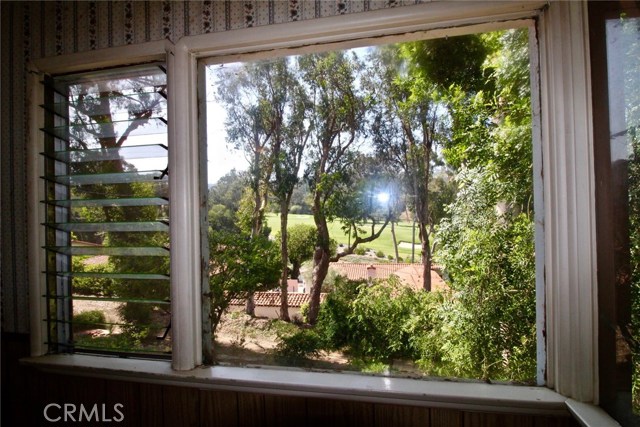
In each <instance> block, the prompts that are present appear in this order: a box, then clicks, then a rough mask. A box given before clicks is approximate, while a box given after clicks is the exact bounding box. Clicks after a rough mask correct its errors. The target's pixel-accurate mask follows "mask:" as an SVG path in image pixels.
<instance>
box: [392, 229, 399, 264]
mask: <svg viewBox="0 0 640 427" xmlns="http://www.w3.org/2000/svg"><path fill="white" fill-rule="evenodd" d="M391 238H392V239H393V250H394V251H395V253H396V262H398V260H399V259H400V255H399V254H398V241H397V240H396V227H395V222H393V221H391Z"/></svg>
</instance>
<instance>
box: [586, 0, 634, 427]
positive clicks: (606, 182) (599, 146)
mask: <svg viewBox="0 0 640 427" xmlns="http://www.w3.org/2000/svg"><path fill="white" fill-rule="evenodd" d="M638 16H639V14H638V9H637V8H636V7H629V8H626V7H625V6H622V7H620V5H616V7H610V6H609V7H602V6H601V7H600V9H597V13H596V14H594V18H592V21H593V22H592V25H593V27H594V32H596V33H597V34H598V35H599V37H598V40H596V41H595V42H594V53H593V55H594V56H595V55H600V57H599V59H600V60H599V61H598V62H596V66H595V67H594V69H595V71H594V74H595V75H596V76H597V77H598V78H599V79H600V81H602V82H605V83H606V84H603V85H602V86H600V87H597V88H596V96H595V97H594V109H595V110H596V111H602V112H603V115H602V117H604V119H603V120H600V121H599V122H598V123H597V124H596V125H595V129H596V132H597V133H596V156H597V163H596V165H597V169H596V171H597V173H598V180H599V182H601V183H602V186H603V187H604V186H606V188H607V190H606V191H603V187H600V188H598V190H599V193H598V197H599V199H598V201H599V203H600V206H599V210H598V214H599V218H598V220H599V222H598V232H599V233H600V235H602V236H603V239H602V241H601V246H599V253H598V267H599V282H600V284H599V292H600V296H601V300H600V304H599V306H600V307H599V308H600V316H601V318H602V322H601V325H600V334H601V340H600V354H601V362H600V370H601V373H602V377H603V381H602V383H601V395H602V404H603V406H604V407H605V408H606V409H607V410H608V411H609V412H610V413H612V415H614V416H615V417H616V418H617V419H618V420H619V421H620V422H621V423H623V424H632V423H637V421H638V414H640V389H639V388H638V387H639V386H638V384H639V378H640V377H639V374H640V371H639V365H638V348H637V340H638V319H639V317H638V316H639V315H640V310H639V308H640V305H639V302H640V299H639V297H640V294H639V289H640V282H639V281H638V256H639V254H638V243H639V242H638V234H637V228H638V227H637V222H638V212H639V211H638V205H637V192H638V186H639V185H640V183H639V182H638V171H637V170H638V166H637V162H638V138H637V126H638V120H639V116H638V105H639V100H638V91H637V87H638V81H639V78H640V74H639V73H638V66H639V63H638V60H637V58H638V55H637V50H638V46H639V45H640V43H639V37H638V34H639V31H638V25H639V23H640V19H638ZM596 17H597V18H596Z"/></svg>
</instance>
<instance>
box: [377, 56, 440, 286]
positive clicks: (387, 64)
mask: <svg viewBox="0 0 640 427" xmlns="http://www.w3.org/2000/svg"><path fill="white" fill-rule="evenodd" d="M403 52H405V53H403ZM406 52H410V53H411V54H413V51H411V50H409V49H408V48H407V45H393V46H389V47H386V48H382V49H378V50H375V51H374V52H373V53H372V55H371V57H370V62H371V63H373V64H376V66H375V67H373V68H372V71H371V72H370V73H369V75H368V84H369V85H370V87H371V88H372V90H373V88H377V89H378V90H377V91H376V93H377V95H378V97H377V100H376V101H377V102H376V109H375V110H374V112H373V115H374V119H373V121H372V134H373V135H374V143H375V147H376V152H377V154H378V155H379V156H380V157H381V158H383V159H385V160H386V161H388V162H390V163H392V164H394V165H395V166H396V167H398V168H400V170H402V171H403V172H404V176H405V186H406V188H407V190H408V191H407V192H408V193H409V194H410V196H411V202H412V203H411V204H412V205H413V207H414V209H413V211H414V215H415V218H416V219H417V225H418V231H419V236H420V242H421V246H422V265H423V271H422V276H423V287H424V289H425V290H427V291H430V290H431V247H430V236H431V233H432V231H433V222H432V221H430V215H429V182H430V180H431V175H432V167H433V165H432V162H433V160H434V149H435V146H436V145H437V144H438V143H439V142H440V140H441V139H442V137H443V134H444V133H445V125H446V123H445V121H444V111H443V109H442V108H440V105H439V102H438V96H437V92H436V89H437V88H436V86H435V85H434V84H433V83H432V82H431V81H430V80H429V79H428V78H427V77H426V76H425V75H424V73H423V72H422V70H421V69H419V68H416V67H415V66H409V65H411V64H408V63H409V62H410V60H411V59H412V57H411V56H410V55H408V54H407V53H406Z"/></svg>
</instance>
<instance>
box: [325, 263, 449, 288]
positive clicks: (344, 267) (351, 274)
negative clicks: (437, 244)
mask: <svg viewBox="0 0 640 427" xmlns="http://www.w3.org/2000/svg"><path fill="white" fill-rule="evenodd" d="M371 267H374V268H375V275H373V276H372V277H373V278H375V279H388V278H389V276H391V275H395V276H397V277H398V278H399V279H400V281H401V282H402V283H404V284H406V285H407V286H410V287H412V288H413V289H422V264H419V263H413V264H407V263H381V264H367V263H352V262H334V263H331V265H330V268H331V269H333V270H334V271H335V272H336V273H337V274H339V275H341V276H344V277H346V278H347V279H349V280H367V278H368V277H369V272H368V270H367V269H368V268H371ZM437 268H438V267H437V266H435V265H434V266H432V268H431V289H432V290H434V291H435V290H446V289H448V287H447V284H446V283H445V282H444V280H442V277H440V275H439V274H438V273H437V271H435V270H436V269H437Z"/></svg>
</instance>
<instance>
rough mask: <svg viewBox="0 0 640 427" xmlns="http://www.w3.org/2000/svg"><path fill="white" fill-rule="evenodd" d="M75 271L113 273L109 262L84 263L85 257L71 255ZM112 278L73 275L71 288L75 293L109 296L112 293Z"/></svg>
mask: <svg viewBox="0 0 640 427" xmlns="http://www.w3.org/2000/svg"><path fill="white" fill-rule="evenodd" d="M72 262H73V271H74V272H75V273H113V266H112V265H111V264H108V263H105V264H85V262H86V258H79V257H73V261H72ZM113 288H114V283H113V279H108V278H102V277H74V278H73V281H72V289H73V293H74V294H75V295H91V296H99V297H111V296H113V293H114V289H113Z"/></svg>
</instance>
